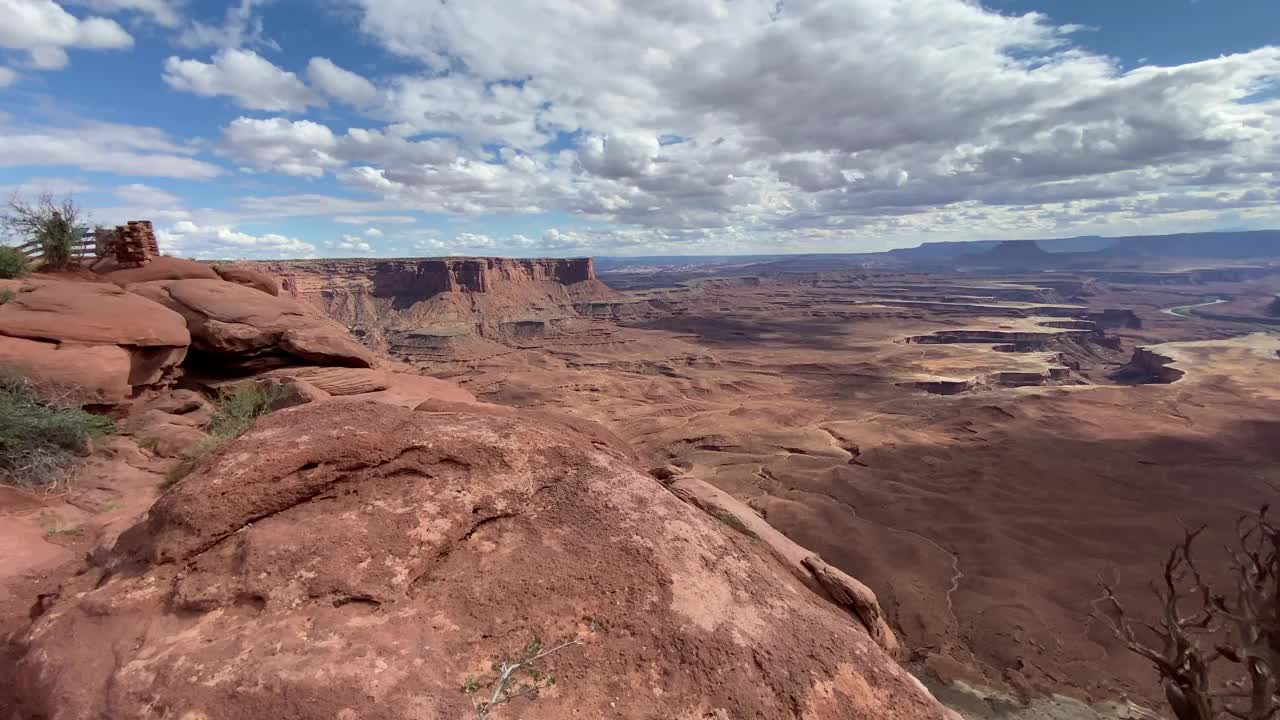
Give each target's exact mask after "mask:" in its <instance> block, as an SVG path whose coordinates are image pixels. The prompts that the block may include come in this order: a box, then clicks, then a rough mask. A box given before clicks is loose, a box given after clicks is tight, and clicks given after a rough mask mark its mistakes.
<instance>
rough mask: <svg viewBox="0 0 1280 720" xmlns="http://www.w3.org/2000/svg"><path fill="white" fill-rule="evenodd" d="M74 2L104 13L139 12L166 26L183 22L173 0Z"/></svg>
mask: <svg viewBox="0 0 1280 720" xmlns="http://www.w3.org/2000/svg"><path fill="white" fill-rule="evenodd" d="M73 2H74V4H76V5H82V6H84V7H87V8H89V9H91V10H96V11H98V12H103V13H118V12H133V13H138V14H140V15H145V16H147V17H148V18H149V19H150V20H151V22H154V23H155V24H157V25H160V26H161V27H166V28H175V27H178V25H179V24H181V22H182V15H181V13H180V12H179V11H178V3H176V2H174V1H173V0H73Z"/></svg>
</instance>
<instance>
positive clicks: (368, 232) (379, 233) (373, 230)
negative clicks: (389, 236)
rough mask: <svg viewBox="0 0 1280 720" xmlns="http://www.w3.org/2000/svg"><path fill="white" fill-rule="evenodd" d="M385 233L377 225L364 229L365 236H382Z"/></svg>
mask: <svg viewBox="0 0 1280 720" xmlns="http://www.w3.org/2000/svg"><path fill="white" fill-rule="evenodd" d="M383 234H384V233H383V232H382V231H381V230H379V229H378V228H375V227H371V228H365V230H364V236H365V237H372V238H376V237H382V236H383Z"/></svg>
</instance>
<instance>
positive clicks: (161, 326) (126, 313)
mask: <svg viewBox="0 0 1280 720" xmlns="http://www.w3.org/2000/svg"><path fill="white" fill-rule="evenodd" d="M9 289H13V288H9ZM190 342H191V335H190V333H188V332H187V326H186V322H185V321H184V320H183V319H182V316H180V315H178V314H177V313H174V312H173V311H171V310H169V309H167V308H165V307H164V306H162V305H159V304H157V303H154V302H152V301H150V300H147V299H146V298H143V297H139V296H138V295H135V294H133V293H129V292H125V291H124V290H121V289H120V288H118V287H116V286H115V285H111V284H108V283H91V282H62V281H51V280H29V281H26V282H23V283H21V284H20V285H18V286H17V293H16V294H15V296H14V298H13V299H12V300H10V301H8V302H6V303H4V304H3V305H0V364H4V365H8V366H11V367H16V368H18V369H19V370H20V371H21V372H23V373H24V374H26V375H29V376H30V377H31V378H32V379H33V380H35V381H36V382H37V383H42V384H53V385H57V386H59V387H62V388H66V389H68V390H73V391H75V395H76V396H77V397H79V399H80V400H82V401H83V402H86V403H110V404H114V403H119V402H122V401H123V400H125V399H126V398H128V397H129V396H130V395H132V394H133V393H134V391H135V389H136V388H138V387H141V386H146V385H153V384H156V383H159V382H160V381H161V380H162V379H163V378H164V377H165V376H166V375H168V374H170V373H171V371H172V370H173V368H174V367H175V366H177V365H178V364H179V363H181V362H182V360H183V359H184V358H185V357H186V354H187V347H188V345H189V344H190Z"/></svg>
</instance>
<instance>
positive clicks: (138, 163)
mask: <svg viewBox="0 0 1280 720" xmlns="http://www.w3.org/2000/svg"><path fill="white" fill-rule="evenodd" d="M194 154H195V151H194V150H192V149H191V148H189V147H185V146H182V145H178V144H176V143H174V142H173V141H172V140H170V139H169V137H168V136H167V135H166V134H165V133H164V132H163V131H161V130H158V129H156V128H149V127H141V126H135V125H117V124H112V123H90V124H86V125H82V126H77V127H39V128H31V129H26V128H21V127H13V126H6V125H0V167H23V166H48V167H78V168H80V169H82V170H91V171H96V172H109V173H116V174H119V175H131V176H149V177H173V178H192V179H208V178H213V177H217V176H218V175H220V174H222V168H220V167H218V166H217V165H214V164H212V163H208V162H205V161H203V160H198V159H196V158H194V157H192V155H194Z"/></svg>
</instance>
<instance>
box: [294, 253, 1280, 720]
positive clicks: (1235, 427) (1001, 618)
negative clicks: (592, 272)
mask: <svg viewBox="0 0 1280 720" xmlns="http://www.w3.org/2000/svg"><path fill="white" fill-rule="evenodd" d="M303 266H305V264H300V266H299V267H293V268H279V267H277V268H275V270H276V272H283V273H285V274H286V275H287V274H288V273H290V272H292V273H295V285H296V278H297V277H303V278H309V280H304V282H303V286H304V292H303V293H302V295H303V296H308V293H310V295H309V298H308V299H311V300H312V301H313V302H316V303H317V304H319V305H322V306H326V307H327V308H328V309H329V310H330V314H331V315H332V316H334V317H336V318H337V319H338V320H340V321H343V322H346V323H347V324H348V325H349V326H351V327H352V328H353V329H354V330H355V331H356V332H357V334H361V333H364V334H366V335H372V336H376V337H379V338H382V337H384V336H386V335H387V334H388V331H389V329H390V333H389V334H390V335H393V336H394V335H396V334H397V333H401V334H403V333H405V332H410V330H406V326H408V325H417V326H425V327H426V330H422V329H421V328H419V329H418V330H417V331H418V332H425V333H426V334H428V335H432V336H433V337H437V339H438V337H439V336H440V335H441V334H442V333H439V332H436V331H433V330H432V329H431V322H430V318H429V315H428V316H424V315H422V314H418V315H415V316H414V318H413V320H412V322H410V321H406V320H404V316H403V315H396V313H394V312H390V311H388V313H390V314H388V313H383V314H382V315H380V316H379V315H378V313H377V312H372V314H370V313H369V312H366V313H362V315H361V316H360V317H356V316H354V315H352V314H351V313H350V312H349V310H350V308H351V307H354V306H356V305H359V304H360V302H363V303H365V304H366V305H367V307H369V308H372V307H374V306H375V305H377V304H378V302H381V303H382V307H384V308H388V307H390V305H388V304H387V302H388V301H387V300H386V298H383V299H382V300H379V301H377V302H375V301H374V299H372V298H370V297H368V296H366V295H361V293H360V292H353V291H351V290H350V288H345V289H344V287H343V286H334V285H326V281H325V280H324V278H323V276H324V273H325V272H326V271H325V270H324V269H323V267H318V266H311V267H303ZM686 270H687V268H686ZM749 270H750V269H748V271H747V272H743V271H742V270H741V269H737V268H735V269H733V270H731V271H729V272H723V271H719V272H707V273H703V274H699V273H698V272H696V271H695V272H693V273H689V272H682V273H670V272H663V271H661V270H653V269H643V268H642V269H639V270H631V271H625V270H624V271H621V272H615V273H611V274H606V275H604V276H602V279H603V280H604V281H605V283H606V284H609V285H611V286H613V287H614V288H621V289H624V291H623V292H619V293H617V294H615V295H612V296H609V295H608V293H604V292H602V291H599V289H596V290H595V291H593V293H594V294H593V296H592V297H588V298H579V299H578V301H577V302H576V303H573V304H572V306H570V305H568V304H564V305H561V306H560V307H559V311H558V312H557V311H555V308H554V307H553V305H554V303H542V304H541V305H539V307H538V311H537V313H534V314H533V315H530V314H529V313H527V312H524V311H518V310H516V309H513V308H514V307H515V306H507V314H506V316H505V317H504V318H503V319H502V322H498V323H489V325H488V326H487V327H486V326H485V324H484V323H482V322H480V321H476V322H474V323H473V325H472V328H473V329H470V330H469V329H468V324H467V323H466V322H465V321H464V322H462V323H461V324H460V325H459V324H458V320H459V319H458V317H457V316H451V317H450V318H449V322H450V323H453V324H452V325H450V326H449V327H450V328H453V330H451V331H450V333H447V334H449V335H451V338H450V340H449V342H447V343H440V342H437V343H434V344H433V345H431V347H428V348H422V347H414V346H411V345H403V344H402V345H400V346H398V347H397V346H396V345H395V343H394V342H393V343H392V347H391V350H392V351H393V352H394V353H395V354H396V355H397V356H398V357H399V358H400V359H402V360H404V361H407V362H410V363H412V364H414V365H416V366H417V367H418V368H419V369H420V370H421V371H423V372H425V373H428V374H431V375H435V376H437V377H441V378H447V379H449V380H451V381H453V382H456V383H459V384H460V385H462V386H463V387H464V388H466V389H467V390H469V391H470V392H472V393H474V394H475V395H476V396H477V397H479V398H480V399H482V400H486V401H489V402H493V403H499V404H504V405H511V406H517V407H525V408H543V409H553V410H558V411H561V412H564V413H568V414H572V415H576V416H580V417H583V418H587V419H590V420H595V421H598V422H600V423H602V424H603V425H605V426H606V427H608V428H609V429H611V430H612V431H614V432H615V433H617V434H618V435H619V436H620V437H622V438H623V439H625V440H627V441H629V442H630V443H631V444H632V446H633V447H634V448H635V449H636V450H637V451H638V452H639V453H640V454H641V455H642V456H643V457H644V458H646V459H647V461H648V462H650V463H653V464H673V465H676V466H679V467H681V468H683V469H685V470H686V471H688V472H689V473H691V474H693V475H695V476H696V477H698V478H701V479H703V480H706V481H708V482H710V483H712V484H714V485H715V486H716V487H718V488H720V489H722V490H724V491H726V492H728V493H730V494H732V495H733V496H735V497H737V498H738V499H740V500H743V501H745V502H747V503H748V504H749V505H750V506H751V507H752V508H754V509H755V510H756V511H757V512H758V513H759V514H760V515H762V516H763V517H764V518H765V519H767V520H768V522H769V523H770V524H772V525H773V526H774V527H776V528H777V529H779V530H781V531H782V532H783V533H785V534H786V535H788V536H789V537H791V538H792V539H793V540H796V541H797V542H799V543H800V544H801V545H804V546H806V547H808V548H811V549H813V550H814V551H817V552H819V553H820V554H821V555H822V557H823V558H824V559H825V560H827V561H828V562H830V563H832V564H834V565H836V566H837V567H839V568H840V569H842V570H844V571H846V572H848V573H849V574H851V575H853V576H854V577H856V578H859V579H861V580H862V581H863V582H865V583H867V584H868V585H869V586H870V587H871V588H872V589H873V590H874V591H875V592H876V593H877V594H878V595H879V598H880V602H881V604H882V605H883V606H884V608H885V610H886V611H887V613H888V614H889V616H890V620H891V623H892V624H893V626H894V627H895V628H896V629H897V630H898V632H899V634H900V637H901V639H902V640H903V642H904V644H905V645H906V646H907V647H908V648H909V650H910V665H911V667H913V668H914V669H915V670H916V671H917V672H918V673H919V674H920V675H921V676H923V677H926V678H929V679H931V680H938V679H941V680H943V681H963V682H964V683H966V684H968V685H971V686H977V687H984V688H989V689H991V690H995V691H998V692H1000V693H1007V694H1008V695H1010V696H1012V697H1020V698H1032V697H1041V698H1043V697H1047V696H1052V695H1055V694H1061V695H1066V696H1070V697H1072V698H1076V699H1078V700H1081V701H1084V702H1086V703H1102V702H1104V701H1117V700H1130V701H1132V702H1134V703H1137V704H1138V705H1142V706H1146V707H1152V708H1157V707H1159V705H1160V700H1159V692H1158V687H1157V685H1156V682H1155V678H1154V675H1153V672H1152V671H1151V670H1150V668H1149V667H1148V666H1147V665H1146V664H1145V663H1144V662H1142V661H1140V660H1138V659H1135V658H1134V657H1133V656H1131V655H1130V654H1129V653H1127V652H1126V651H1125V650H1124V649H1123V648H1122V647H1121V646H1120V645H1119V644H1118V643H1116V642H1115V641H1114V640H1113V639H1112V638H1111V636H1110V635H1109V633H1108V632H1107V631H1106V630H1105V629H1104V628H1103V627H1102V626H1100V624H1099V623H1098V622H1096V621H1094V620H1093V619H1091V615H1092V612H1093V605H1092V602H1093V601H1094V600H1095V599H1096V598H1097V597H1098V596H1099V588H1098V578H1099V577H1105V578H1107V579H1108V580H1110V581H1116V582H1118V586H1119V588H1120V592H1121V593H1122V595H1123V596H1124V597H1126V598H1127V599H1128V600H1129V601H1130V602H1131V603H1132V604H1133V606H1134V607H1137V608H1149V607H1150V604H1151V603H1150V602H1149V598H1148V594H1147V590H1146V584H1147V582H1148V580H1149V579H1150V578H1152V577H1154V576H1155V575H1156V574H1157V573H1158V571H1159V568H1160V563H1161V562H1162V559H1163V555H1164V553H1165V552H1166V550H1167V548H1168V547H1169V546H1170V544H1171V543H1172V542H1173V541H1175V540H1176V539H1178V538H1180V537H1181V529H1180V523H1186V524H1189V525H1191V524H1199V523H1208V524H1209V525H1210V526H1211V528H1213V530H1212V531H1211V533H1218V534H1217V535H1213V536H1211V537H1210V538H1209V539H1208V540H1207V541H1206V542H1204V545H1203V547H1204V548H1205V552H1206V553H1210V554H1211V553H1213V552H1214V551H1215V550H1216V549H1217V548H1220V547H1221V546H1222V543H1221V542H1219V541H1220V540H1221V539H1222V538H1223V537H1225V535H1223V533H1227V532H1230V529H1231V527H1232V526H1233V523H1234V521H1235V519H1236V518H1237V517H1238V516H1239V515H1240V514H1241V513H1244V512H1246V511H1248V510H1249V509H1250V508H1253V507H1256V505H1257V504H1258V503H1259V502H1261V501H1264V500H1266V499H1268V498H1274V497H1275V495H1276V490H1277V486H1278V485H1277V483H1278V482H1280V477H1277V476H1276V474H1275V468H1276V467H1280V420H1277V418H1276V416H1275V408H1276V407H1277V405H1276V401H1277V400H1280V380H1278V379H1277V373H1276V368H1277V363H1278V362H1280V360H1278V359H1277V351H1278V350H1280V337H1278V336H1276V335H1273V334H1269V333H1268V329H1269V328H1271V327H1273V325H1272V322H1274V318H1269V317H1268V316H1267V315H1266V314H1265V313H1264V312H1262V310H1261V309H1260V308H1263V307H1264V306H1265V305H1266V301H1269V300H1270V299H1271V298H1272V297H1273V296H1274V295H1275V293H1276V291H1277V290H1280V278H1278V277H1277V276H1275V275H1270V274H1267V273H1255V274H1253V275H1250V276H1242V277H1240V278H1233V277H1231V276H1230V275H1229V274H1228V275H1226V276H1224V277H1225V279H1213V276H1210V278H1208V279H1207V278H1206V277H1204V276H1203V275H1197V274H1195V273H1182V274H1179V273H1176V272H1174V273H1166V274H1163V275H1146V276H1144V275H1143V274H1142V273H1133V274H1131V276H1120V277H1117V276H1116V275H1115V274H1114V273H1111V274H1110V275H1108V276H1107V277H1108V279H1107V280H1105V281H1103V280H1099V279H1098V277H1094V276H1091V275H1090V274H1089V273H1088V272H1072V273H1047V274H1040V275H1010V274H1008V273H1002V274H998V275H994V274H993V275H990V276H982V275H975V274H965V275H947V274H936V273H935V274H910V273H869V272H862V271H857V270H850V269H837V270H836V271H832V272H805V273H786V272H782V273H768V272H764V273H751V272H750V271H749ZM1099 275H1100V276H1101V275H1104V274H1102V273H1099ZM307 282H310V283H311V285H310V286H307V285H306V283H307ZM286 285H288V283H287V282H286ZM322 288H324V289H323V293H322V291H321V289H322ZM540 297H545V296H540ZM1218 298H1232V299H1233V303H1234V305H1238V306H1241V307H1249V308H1254V309H1255V310H1256V313H1255V315H1256V316H1254V317H1243V318H1240V317H1237V318H1235V319H1233V320H1224V319H1215V318H1213V317H1205V316H1201V315H1199V314H1197V311H1207V310H1212V309H1213V308H1211V307H1208V305H1204V306H1202V307H1199V308H1194V307H1192V308H1191V309H1189V310H1188V309H1185V308H1188V307H1190V306H1197V305H1202V304H1208V303H1213V301H1214V300H1215V299H1218ZM357 300H359V301H360V302H357ZM455 300H456V299H455ZM431 302H434V303H439V302H440V300H439V298H438V297H437V298H435V299H433V300H431ZM392 304H393V305H394V306H395V307H396V308H400V309H401V310H403V309H404V308H410V307H415V306H416V305H415V301H414V299H413V298H411V297H410V298H405V297H403V296H399V297H397V298H396V299H395V300H394V301H393V303H392ZM534 304H535V305H538V303H534ZM454 305H456V302H454ZM1171 309H1173V310H1171ZM522 312H524V314H522ZM489 319H490V320H492V318H489ZM515 327H519V328H520V332H513V331H512V328H515ZM458 328H461V329H458ZM1138 348H1152V351H1151V353H1146V352H1141V353H1135V350H1136V349H1138ZM987 707H988V709H990V707H992V706H991V705H990V704H988V705H987ZM984 712H985V711H984ZM991 712H992V713H994V714H992V715H991V716H993V717H995V716H998V715H999V713H998V712H997V711H996V710H991ZM1010 712H1012V711H1010ZM1000 716H1002V715H1000ZM1011 716H1012V715H1011Z"/></svg>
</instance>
